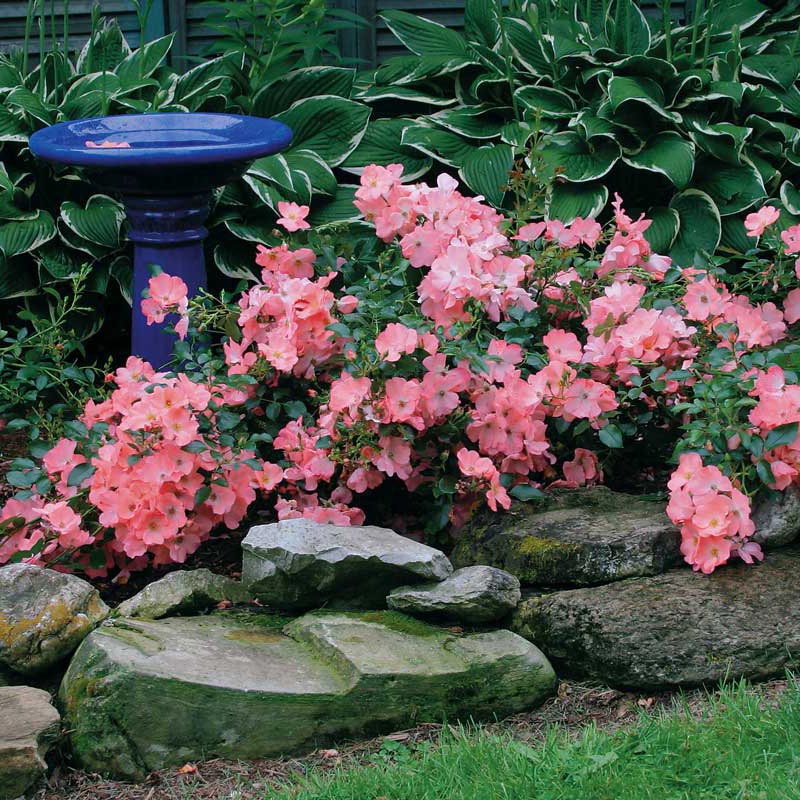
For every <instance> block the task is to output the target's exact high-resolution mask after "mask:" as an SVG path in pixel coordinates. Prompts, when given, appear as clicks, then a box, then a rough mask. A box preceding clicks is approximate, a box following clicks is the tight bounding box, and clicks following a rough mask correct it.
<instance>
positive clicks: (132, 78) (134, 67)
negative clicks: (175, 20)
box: [115, 33, 175, 86]
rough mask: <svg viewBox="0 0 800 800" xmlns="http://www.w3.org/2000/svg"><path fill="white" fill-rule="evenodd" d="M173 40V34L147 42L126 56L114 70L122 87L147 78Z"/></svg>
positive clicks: (163, 56)
mask: <svg viewBox="0 0 800 800" xmlns="http://www.w3.org/2000/svg"><path fill="white" fill-rule="evenodd" d="M174 38H175V34H174V33H170V34H167V35H166V36H162V37H161V38H160V39H154V40H153V41H152V42H147V44H145V45H144V46H142V47H140V48H139V49H138V50H134V51H133V52H132V53H131V54H130V55H129V56H126V57H125V59H124V60H123V61H122V63H121V64H120V65H119V66H118V67H117V68H116V70H115V72H116V73H117V77H119V79H120V82H121V83H122V85H123V86H125V85H129V84H132V83H138V82H139V81H141V80H142V78H149V77H150V76H151V75H152V74H153V73H154V72H155V71H156V70H157V69H158V68H159V67H160V66H161V64H162V63H163V61H164V59H165V58H166V57H167V53H169V51H170V48H171V47H172V42H173V40H174Z"/></svg>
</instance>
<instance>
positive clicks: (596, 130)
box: [569, 109, 620, 142]
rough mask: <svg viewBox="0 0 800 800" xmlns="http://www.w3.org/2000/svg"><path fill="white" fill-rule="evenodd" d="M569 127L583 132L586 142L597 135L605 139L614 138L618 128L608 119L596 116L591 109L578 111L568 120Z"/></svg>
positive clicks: (618, 132)
mask: <svg viewBox="0 0 800 800" xmlns="http://www.w3.org/2000/svg"><path fill="white" fill-rule="evenodd" d="M569 126H570V128H577V129H578V130H579V131H580V132H582V133H583V138H584V139H586V141H587V142H588V141H589V139H594V138H595V137H597V136H604V137H605V138H607V139H616V138H617V137H618V136H619V134H620V130H619V128H618V127H617V126H616V125H615V124H614V123H613V122H612V121H611V120H608V119H603V118H602V117H596V116H594V114H593V113H592V112H591V111H588V110H586V109H584V110H582V111H580V112H579V113H578V116H577V117H574V118H573V119H571V120H570V121H569Z"/></svg>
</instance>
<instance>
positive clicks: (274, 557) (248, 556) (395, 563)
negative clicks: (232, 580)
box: [242, 519, 453, 611]
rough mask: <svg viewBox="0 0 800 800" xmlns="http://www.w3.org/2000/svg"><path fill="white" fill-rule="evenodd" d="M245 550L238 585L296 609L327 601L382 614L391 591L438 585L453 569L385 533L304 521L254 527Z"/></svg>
mask: <svg viewBox="0 0 800 800" xmlns="http://www.w3.org/2000/svg"><path fill="white" fill-rule="evenodd" d="M242 549H243V550H244V555H243V560H242V582H243V583H244V584H246V585H248V586H249V588H250V591H251V592H252V593H253V595H254V596H255V597H257V598H258V599H259V600H260V601H261V602H262V603H265V604H267V605H268V606H270V607H271V608H276V609H286V610H295V611H305V610H308V609H311V608H318V607H319V606H321V605H323V604H324V603H327V604H328V605H329V606H330V605H336V606H340V607H341V606H348V607H359V608H382V607H383V606H384V604H385V602H386V595H387V594H388V593H389V591H390V590H392V589H394V588H395V587H397V586H401V585H404V584H413V583H422V582H424V581H440V580H443V579H444V578H446V577H447V576H448V575H449V574H450V573H451V572H452V571H453V566H452V564H451V563H450V562H449V561H448V559H447V557H446V556H445V555H444V553H442V552H440V551H439V550H435V549H434V548H432V547H428V546H426V545H424V544H420V543H419V542H415V541H413V540H412V539H407V538H406V537H405V536H400V534H398V533H395V532H394V531H392V530H389V529H388V528H375V527H339V526H337V525H325V524H322V523H319V522H313V521H311V520H307V519H289V520H284V521H283V522H276V523H274V524H272V525H259V526H257V527H255V528H251V529H250V532H249V533H248V534H247V536H246V537H245V539H244V541H243V542H242Z"/></svg>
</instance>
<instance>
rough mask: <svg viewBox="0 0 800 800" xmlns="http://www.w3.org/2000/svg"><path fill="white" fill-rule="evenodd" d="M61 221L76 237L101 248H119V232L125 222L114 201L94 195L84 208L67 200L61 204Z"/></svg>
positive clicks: (121, 209) (120, 208)
mask: <svg viewBox="0 0 800 800" xmlns="http://www.w3.org/2000/svg"><path fill="white" fill-rule="evenodd" d="M61 219H62V220H64V223H65V224H66V225H67V226H69V228H71V229H72V230H73V231H74V232H75V233H76V234H78V236H81V237H83V238H84V239H88V240H89V241H90V242H94V243H95V244H98V245H100V246H101V247H108V248H115V247H118V246H119V232H120V229H121V227H122V223H123V222H124V221H125V211H124V210H123V208H122V205H121V204H120V203H118V202H117V201H116V200H112V198H110V197H107V196H106V195H104V194H96V195H93V196H92V197H90V198H89V200H88V201H87V202H86V208H81V207H80V206H79V205H78V204H77V203H73V202H71V201H69V200H67V201H65V202H64V203H62V204H61Z"/></svg>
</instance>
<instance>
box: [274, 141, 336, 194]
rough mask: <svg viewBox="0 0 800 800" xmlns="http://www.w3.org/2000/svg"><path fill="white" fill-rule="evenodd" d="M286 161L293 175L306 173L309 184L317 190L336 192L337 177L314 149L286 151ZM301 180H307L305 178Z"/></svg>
mask: <svg viewBox="0 0 800 800" xmlns="http://www.w3.org/2000/svg"><path fill="white" fill-rule="evenodd" d="M286 163H287V164H288V165H289V169H290V170H291V174H292V175H293V176H295V175H298V174H299V175H305V176H306V178H307V179H308V181H307V182H308V184H309V186H311V188H312V189H313V190H314V191H315V192H317V193H319V194H327V195H333V194H336V177H335V176H334V174H333V172H332V171H331V168H330V167H329V166H328V165H327V164H326V163H325V162H324V161H323V160H322V158H320V156H319V155H317V154H316V153H315V152H314V151H313V150H302V149H301V150H290V151H289V152H288V153H286ZM301 180H303V181H304V182H305V179H303V178H301ZM296 182H297V181H296V179H295V183H296Z"/></svg>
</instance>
